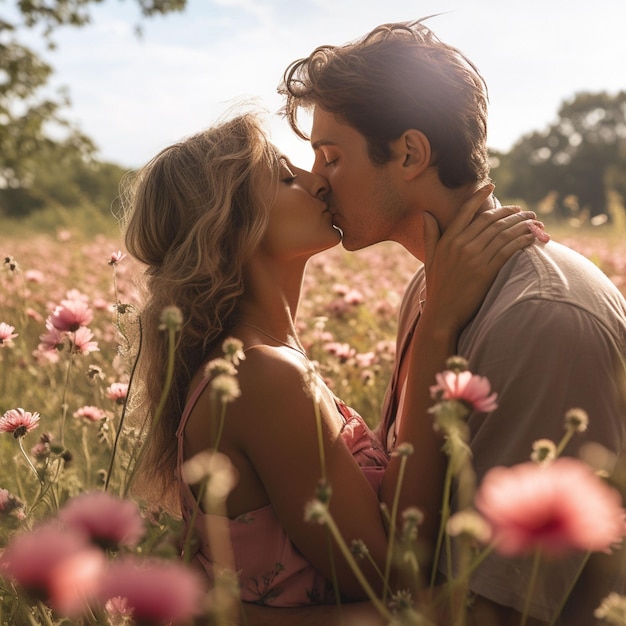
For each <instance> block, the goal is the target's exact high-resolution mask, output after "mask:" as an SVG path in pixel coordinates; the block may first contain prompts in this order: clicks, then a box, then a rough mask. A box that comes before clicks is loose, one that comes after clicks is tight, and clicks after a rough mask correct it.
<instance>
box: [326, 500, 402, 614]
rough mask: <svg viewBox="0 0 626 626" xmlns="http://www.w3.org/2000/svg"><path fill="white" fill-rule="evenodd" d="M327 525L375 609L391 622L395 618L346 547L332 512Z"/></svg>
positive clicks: (328, 515) (327, 516)
mask: <svg viewBox="0 0 626 626" xmlns="http://www.w3.org/2000/svg"><path fill="white" fill-rule="evenodd" d="M325 523H326V524H327V526H328V528H329V529H330V532H331V533H332V535H333V537H334V538H335V541H336V542H337V545H338V546H339V549H340V550H341V553H342V554H343V556H344V558H345V559H346V561H347V563H348V565H349V566H350V569H351V570H352V572H353V573H354V575H355V577H356V579H357V580H358V581H359V583H360V584H361V586H362V587H363V590H364V591H365V593H366V594H367V596H368V598H369V599H370V602H371V603H372V604H373V605H374V607H375V608H376V609H377V610H378V612H379V613H380V615H381V616H382V617H383V618H384V619H386V620H389V621H391V620H392V619H393V616H392V615H391V613H390V612H389V610H388V609H387V607H386V606H385V605H384V604H383V603H382V602H381V600H380V599H379V598H378V597H377V596H376V594H375V593H374V590H373V589H372V587H371V586H370V584H369V582H368V581H367V579H366V578H365V576H364V574H363V572H362V571H361V568H360V567H359V565H358V563H357V562H356V560H355V559H354V555H353V554H352V552H350V548H348V546H347V545H346V542H345V541H344V540H343V537H342V536H341V532H340V531H339V529H338V528H337V526H336V524H335V521H334V520H333V518H332V516H331V515H330V512H328V514H327V515H326V518H325Z"/></svg>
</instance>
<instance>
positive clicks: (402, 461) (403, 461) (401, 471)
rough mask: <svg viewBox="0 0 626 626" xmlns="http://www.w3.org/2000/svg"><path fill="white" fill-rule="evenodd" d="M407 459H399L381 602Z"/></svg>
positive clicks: (387, 581)
mask: <svg viewBox="0 0 626 626" xmlns="http://www.w3.org/2000/svg"><path fill="white" fill-rule="evenodd" d="M407 460H408V457H406V456H403V457H401V459H400V469H399V470H398V481H397V483H396V490H395V493H394V494H393V502H392V503H391V515H390V519H389V545H388V546H387V558H386V559H385V576H384V578H383V583H384V586H383V602H385V601H386V600H387V588H388V586H389V575H390V572H391V561H392V560H393V551H394V549H395V539H396V532H397V531H396V524H397V519H398V503H399V501H400V490H401V489H402V482H403V480H404V472H405V469H406V463H407Z"/></svg>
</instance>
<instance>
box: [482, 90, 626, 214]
mask: <svg viewBox="0 0 626 626" xmlns="http://www.w3.org/2000/svg"><path fill="white" fill-rule="evenodd" d="M496 156H497V157H498V161H499V162H500V164H499V166H498V167H497V168H495V169H494V170H493V175H494V179H495V180H496V183H497V185H498V191H499V193H500V194H501V195H505V196H506V197H509V198H522V199H524V200H526V201H527V202H528V203H530V204H535V205H536V204H537V203H539V202H541V201H542V200H545V199H546V198H550V199H551V200H552V206H553V208H554V209H555V211H556V212H557V214H559V215H561V216H568V215H571V214H572V213H585V214H587V215H589V216H591V217H593V216H597V215H599V214H602V213H605V212H606V210H607V205H608V204H609V200H610V198H611V197H614V196H615V194H619V195H620V196H621V197H622V198H623V199H624V198H626V92H624V91H622V92H619V93H617V94H615V95H610V94H608V93H606V92H601V93H579V94H577V95H576V96H575V97H574V98H572V99H571V100H568V101H565V102H564V103H563V104H562V106H561V108H560V110H559V112H558V119H557V121H556V122H555V123H554V124H552V125H550V126H549V127H548V128H547V129H546V130H545V131H543V132H533V133H531V134H529V135H526V136H524V137H522V138H521V139H520V140H519V141H518V142H517V143H516V144H515V146H514V147H513V148H512V150H511V151H510V152H509V153H508V154H498V155H496Z"/></svg>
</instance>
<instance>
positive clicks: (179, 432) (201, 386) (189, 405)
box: [176, 376, 211, 437]
mask: <svg viewBox="0 0 626 626" xmlns="http://www.w3.org/2000/svg"><path fill="white" fill-rule="evenodd" d="M210 380H211V379H210V378H209V377H208V376H206V377H205V378H203V379H202V380H201V381H200V383H199V384H198V386H197V387H196V388H195V389H194V391H193V393H192V394H191V397H190V398H189V401H188V402H187V404H186V405H185V409H184V411H183V414H182V415H181V416H180V423H179V424H178V429H177V430H176V436H177V437H180V436H181V435H182V433H183V430H184V429H185V426H186V425H187V420H188V419H189V416H190V415H191V411H192V410H193V407H194V406H195V405H196V402H197V401H198V398H199V397H200V395H201V394H202V392H203V391H204V390H205V389H206V386H207V385H208V384H209V382H210Z"/></svg>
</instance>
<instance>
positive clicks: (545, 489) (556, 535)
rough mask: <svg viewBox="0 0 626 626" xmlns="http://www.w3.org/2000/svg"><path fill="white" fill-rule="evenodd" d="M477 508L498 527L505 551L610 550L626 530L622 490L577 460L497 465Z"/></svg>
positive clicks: (483, 487) (553, 553)
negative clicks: (507, 465)
mask: <svg viewBox="0 0 626 626" xmlns="http://www.w3.org/2000/svg"><path fill="white" fill-rule="evenodd" d="M475 503H476V507H477V508H478V510H479V511H480V512H481V513H482V514H483V515H484V516H485V518H486V519H487V520H488V521H489V523H490V524H491V526H492V528H493V533H494V540H495V547H496V549H497V550H498V551H499V552H500V553H501V554H504V555H507V556H513V555H518V554H526V553H529V552H532V551H533V550H535V549H540V550H541V551H542V553H545V554H546V555H549V556H559V555H562V554H563V553H565V552H567V551H568V550H581V551H602V552H610V549H611V546H613V545H614V544H617V543H619V542H620V541H621V540H622V537H623V536H624V535H625V534H626V523H625V519H626V518H625V516H626V512H625V511H624V509H623V508H622V507H621V499H620V495H619V493H618V492H617V491H616V490H615V489H613V488H611V487H609V486H608V485H607V484H606V483H604V482H603V481H602V479H601V478H599V477H598V476H596V475H595V474H594V473H593V471H592V470H591V468H590V467H589V466H588V465H587V464H585V463H583V462H582V461H580V460H578V459H573V458H568V457H564V458H559V459H557V460H555V461H553V462H552V463H549V464H547V465H545V464H536V463H532V462H528V463H522V464H520V465H515V466H514V467H510V468H507V467H495V468H493V469H492V470H490V471H489V472H487V474H486V475H485V478H484V480H483V482H482V484H481V485H480V488H479V490H478V492H477V494H476V500H475Z"/></svg>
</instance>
